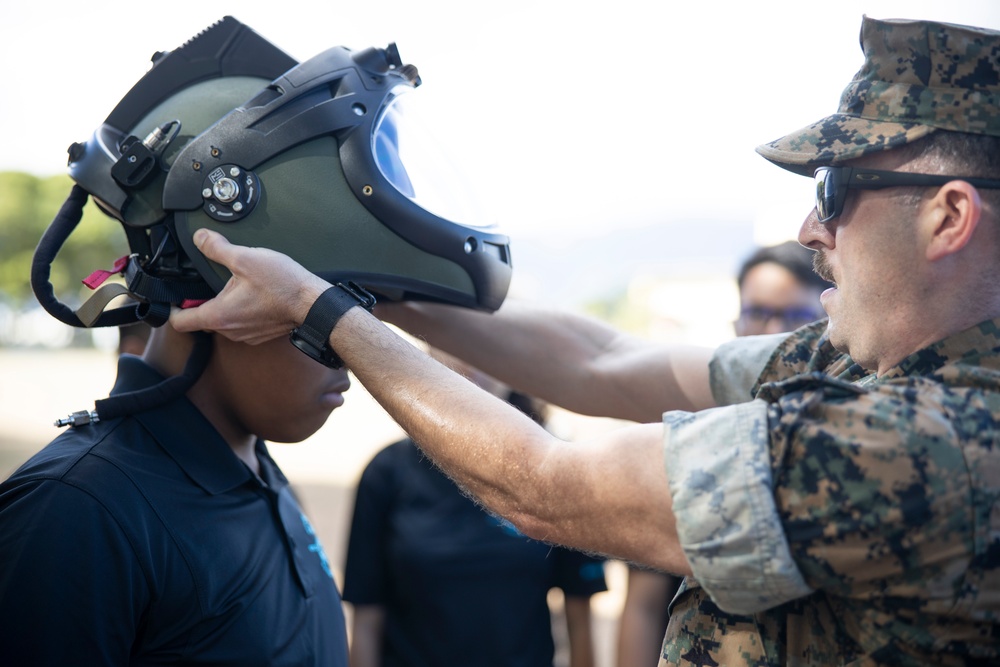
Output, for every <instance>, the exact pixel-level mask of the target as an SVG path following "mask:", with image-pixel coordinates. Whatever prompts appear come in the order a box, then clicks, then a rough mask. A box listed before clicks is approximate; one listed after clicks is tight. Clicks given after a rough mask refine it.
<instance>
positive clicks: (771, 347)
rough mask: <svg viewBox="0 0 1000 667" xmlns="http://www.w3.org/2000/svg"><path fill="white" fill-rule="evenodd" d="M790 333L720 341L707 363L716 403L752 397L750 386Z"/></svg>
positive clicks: (752, 385) (742, 400)
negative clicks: (721, 342)
mask: <svg viewBox="0 0 1000 667" xmlns="http://www.w3.org/2000/svg"><path fill="white" fill-rule="evenodd" d="M788 336H789V334H788V333H780V334H770V335H766V336H744V337H743V338H734V339H733V340H731V341H728V342H726V343H723V344H722V345H720V346H719V348H718V349H717V350H716V351H715V354H713V355H712V360H711V361H710V362H709V365H708V369H709V381H710V382H711V386H712V397H713V398H715V404H716V405H733V404H735V403H744V402H746V401H749V400H750V399H752V398H753V393H752V391H751V390H752V388H753V387H754V385H755V384H756V383H757V378H758V376H759V375H760V373H761V371H763V370H764V367H765V366H766V365H767V363H768V361H769V360H770V359H771V357H772V356H773V355H774V353H775V351H776V350H777V349H778V347H779V346H780V345H781V344H782V343H783V342H784V341H785V339H786V338H788Z"/></svg>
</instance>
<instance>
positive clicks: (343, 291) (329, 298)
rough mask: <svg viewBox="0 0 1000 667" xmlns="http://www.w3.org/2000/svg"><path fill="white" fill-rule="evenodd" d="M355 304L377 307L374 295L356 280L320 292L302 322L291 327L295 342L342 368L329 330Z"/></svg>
mask: <svg viewBox="0 0 1000 667" xmlns="http://www.w3.org/2000/svg"><path fill="white" fill-rule="evenodd" d="M355 306H361V307H362V308H364V309H365V310H367V311H368V312H369V313H370V312H371V310H372V308H374V307H375V297H374V296H373V295H372V293H371V292H369V291H368V290H366V289H365V288H364V287H362V286H361V285H358V284H357V283H355V282H348V283H346V284H345V283H337V284H336V285H334V286H333V287H331V288H330V289H328V290H326V291H325V292H323V293H322V294H320V295H319V298H318V299H316V303H314V304H313V305H312V307H311V308H310V309H309V313H308V314H307V315H306V319H305V321H304V322H303V323H302V325H301V326H298V327H295V328H294V329H292V333H291V334H289V339H291V341H292V345H294V346H295V347H297V348H299V349H300V350H302V352H304V353H305V354H307V355H309V356H310V357H312V358H313V359H315V360H316V361H318V362H319V363H321V364H323V365H324V366H329V367H330V368H343V366H344V362H343V360H342V359H341V358H340V357H338V356H337V353H336V352H334V351H333V349H332V348H331V347H330V332H331V331H333V328H334V327H335V326H337V321H338V320H340V318H341V317H342V316H343V315H344V313H346V312H347V311H349V310H350V309H351V308H354V307H355Z"/></svg>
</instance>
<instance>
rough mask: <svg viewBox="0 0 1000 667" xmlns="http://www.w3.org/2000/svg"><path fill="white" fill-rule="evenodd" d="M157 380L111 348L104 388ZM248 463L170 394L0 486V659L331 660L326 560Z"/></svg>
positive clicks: (282, 498) (45, 455)
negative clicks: (112, 362) (110, 377)
mask: <svg viewBox="0 0 1000 667" xmlns="http://www.w3.org/2000/svg"><path fill="white" fill-rule="evenodd" d="M161 379H162V378H160V377H159V375H157V374H156V373H155V372H154V371H153V370H152V369H151V368H149V367H148V366H146V365H145V364H144V363H143V362H142V361H141V360H139V359H138V358H136V357H125V358H123V359H122V361H121V362H120V364H119V374H118V382H117V384H116V387H115V391H114V392H113V393H120V392H122V391H129V390H134V389H137V388H140V387H146V386H150V385H151V384H153V383H156V382H158V381H160V380H161ZM257 457H258V459H259V460H260V467H261V475H260V477H258V476H256V475H254V474H253V472H251V471H250V469H249V468H247V466H245V465H244V464H243V463H242V462H241V461H240V460H239V459H238V458H237V457H236V455H235V454H234V453H233V451H232V450H231V449H230V448H229V446H228V445H227V444H226V443H225V441H224V440H222V438H221V437H220V436H219V434H218V433H217V432H216V431H215V430H214V429H213V428H212V427H211V425H210V424H209V423H208V421H207V420H205V418H204V417H203V416H202V415H201V413H200V412H198V410H197V409H196V408H195V407H194V406H193V405H192V404H191V403H190V402H188V401H187V400H186V399H179V400H176V401H174V402H172V403H170V404H169V405H167V406H165V407H161V408H157V409H153V410H149V411H147V412H143V413H140V414H138V415H136V416H133V417H125V418H121V419H114V420H111V421H107V422H99V423H96V424H90V425H87V426H81V427H78V428H73V429H70V430H69V431H68V432H66V433H64V434H63V435H61V436H60V437H58V438H57V439H56V440H55V441H53V442H52V443H50V444H49V445H48V446H47V447H45V448H44V449H43V450H41V451H40V452H39V453H38V454H37V455H35V456H34V457H33V458H32V459H31V460H29V461H28V462H27V463H26V464H25V465H24V466H22V467H21V468H20V469H19V470H18V471H17V472H15V473H14V474H13V475H12V476H11V477H10V478H9V479H7V480H6V481H5V482H4V483H3V484H2V485H0V564H2V565H0V662H2V663H3V664H5V665H59V666H60V667H62V666H65V665H88V666H94V665H152V664H170V663H183V664H187V665H203V664H204V665H207V664H211V665H234V666H235V665H239V666H241V667H246V666H249V665H261V666H264V665H267V666H270V667H273V666H275V665H296V666H302V665H317V666H319V665H322V666H324V667H326V666H329V665H335V666H339V665H346V664H347V639H346V633H345V627H344V617H343V611H342V609H341V604H340V598H339V596H338V594H337V589H336V585H335V584H334V581H333V577H332V574H331V572H330V568H329V564H328V563H327V561H326V556H325V554H324V553H323V549H322V547H321V546H320V545H319V542H318V541H317V539H316V536H315V534H314V533H313V530H312V528H311V526H310V525H309V522H308V520H307V519H306V517H305V515H304V514H303V513H302V511H301V509H300V508H299V506H298V504H297V503H296V501H295V499H294V498H293V497H292V494H291V493H290V492H289V488H288V482H287V480H286V479H285V478H284V476H283V475H282V474H281V471H280V470H279V469H278V467H277V466H276V465H275V464H274V462H273V461H272V460H271V458H270V457H269V455H268V453H267V449H266V448H265V446H264V444H263V443H262V442H258V443H257Z"/></svg>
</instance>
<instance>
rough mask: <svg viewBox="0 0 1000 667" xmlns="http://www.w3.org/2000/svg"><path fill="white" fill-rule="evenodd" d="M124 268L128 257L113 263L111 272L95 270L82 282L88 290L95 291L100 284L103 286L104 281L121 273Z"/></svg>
mask: <svg viewBox="0 0 1000 667" xmlns="http://www.w3.org/2000/svg"><path fill="white" fill-rule="evenodd" d="M126 266H128V255H125V256H124V257H119V258H118V259H117V260H116V261H115V265H114V266H113V267H112V268H111V270H109V271H108V270H105V269H97V270H96V271H94V272H93V273H91V274H90V275H89V276H87V277H86V278H84V279H83V281H82V282H83V284H84V285H86V286H87V287H89V288H90V289H97V288H98V287H100V286H101V285H102V284H104V281H105V280H107V279H108V278H110V277H111V276H113V275H115V274H116V273H121V272H122V271H124V270H125V267H126Z"/></svg>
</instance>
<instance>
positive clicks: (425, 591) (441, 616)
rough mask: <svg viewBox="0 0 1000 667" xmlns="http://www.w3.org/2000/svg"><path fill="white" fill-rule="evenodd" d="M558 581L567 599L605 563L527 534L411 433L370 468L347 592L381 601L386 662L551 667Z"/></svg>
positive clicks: (596, 588) (361, 492) (591, 587)
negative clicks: (485, 504)
mask: <svg viewBox="0 0 1000 667" xmlns="http://www.w3.org/2000/svg"><path fill="white" fill-rule="evenodd" d="M553 587H558V588H561V589H562V590H563V592H564V593H565V594H566V595H569V596H588V597H589V596H590V595H592V594H594V593H597V592H600V591H603V590H606V585H605V582H604V570H603V562H602V561H601V560H599V559H596V558H592V557H590V556H587V555H585V554H582V553H579V552H576V551H572V550H568V549H562V548H559V547H553V546H550V545H547V544H544V543H542V542H538V541H535V540H531V539H528V538H526V537H524V536H523V535H521V534H520V533H518V532H517V530H516V529H515V528H514V526H513V525H511V524H510V523H508V522H506V521H503V520H501V519H497V518H496V517H494V516H492V515H490V514H488V513H486V512H485V511H483V510H482V509H481V508H479V507H478V506H477V505H476V504H475V503H473V502H472V501H471V500H469V499H468V498H467V497H465V496H463V495H462V494H461V493H460V492H459V490H458V488H457V487H456V486H455V485H454V484H453V483H452V482H451V480H449V479H448V478H447V477H446V476H444V475H443V474H442V473H441V472H440V471H439V470H438V469H437V468H436V467H434V466H433V465H432V464H431V463H430V462H429V461H428V460H427V459H426V458H423V456H422V455H421V453H420V452H419V450H417V448H416V447H415V446H414V445H413V443H412V442H410V441H408V440H404V441H402V442H398V443H395V444H393V445H390V446H389V447H387V448H385V449H383V450H382V451H381V452H379V453H378V454H377V455H376V456H375V458H374V459H372V461H371V463H369V465H368V466H367V468H366V469H365V471H364V473H363V475H362V477H361V481H360V484H359V486H358V492H357V500H356V503H355V507H354V517H353V520H352V524H351V535H350V540H349V542H348V551H347V563H346V568H345V574H344V599H345V600H346V601H348V602H351V603H352V604H354V605H372V604H374V605H380V606H383V607H384V608H385V610H386V624H385V635H384V641H383V661H382V664H383V666H384V667H402V666H407V667H415V666H434V667H446V666H451V665H476V666H477V667H489V666H496V667H501V666H502V667H514V666H524V667H541V666H551V664H552V657H553V642H552V629H551V619H550V617H549V609H548V605H547V601H546V596H547V593H548V591H549V589H550V588H553Z"/></svg>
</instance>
